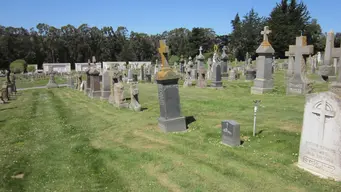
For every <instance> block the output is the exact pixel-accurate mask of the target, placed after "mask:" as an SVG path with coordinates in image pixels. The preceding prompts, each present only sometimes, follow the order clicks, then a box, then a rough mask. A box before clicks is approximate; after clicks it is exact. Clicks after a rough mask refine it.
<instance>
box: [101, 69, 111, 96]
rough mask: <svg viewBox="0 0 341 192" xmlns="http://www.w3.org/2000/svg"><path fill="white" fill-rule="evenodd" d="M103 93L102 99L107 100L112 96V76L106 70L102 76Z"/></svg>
mask: <svg viewBox="0 0 341 192" xmlns="http://www.w3.org/2000/svg"><path fill="white" fill-rule="evenodd" d="M101 91H102V93H101V99H103V100H107V99H109V96H110V74H109V71H108V70H106V71H104V72H103V74H102V90H101Z"/></svg>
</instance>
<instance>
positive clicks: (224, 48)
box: [222, 45, 227, 54]
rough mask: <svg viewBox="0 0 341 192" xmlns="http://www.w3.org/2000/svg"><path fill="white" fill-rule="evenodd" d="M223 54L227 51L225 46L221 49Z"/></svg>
mask: <svg viewBox="0 0 341 192" xmlns="http://www.w3.org/2000/svg"><path fill="white" fill-rule="evenodd" d="M222 50H223V54H224V53H225V54H226V50H227V48H226V46H225V45H224V47H223V49H222Z"/></svg>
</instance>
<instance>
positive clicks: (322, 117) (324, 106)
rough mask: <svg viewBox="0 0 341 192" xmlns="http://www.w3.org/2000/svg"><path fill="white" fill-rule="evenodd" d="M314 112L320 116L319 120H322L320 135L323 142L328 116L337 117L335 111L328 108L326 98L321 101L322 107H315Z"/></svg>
mask: <svg viewBox="0 0 341 192" xmlns="http://www.w3.org/2000/svg"><path fill="white" fill-rule="evenodd" d="M312 113H313V114H315V115H317V116H319V120H320V126H319V127H320V131H319V136H320V141H321V143H323V136H324V127H325V124H326V118H328V117H329V118H333V117H335V111H329V110H327V101H326V99H323V100H322V102H321V103H320V108H314V109H313V110H312Z"/></svg>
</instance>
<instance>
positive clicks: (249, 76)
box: [245, 68, 257, 81]
mask: <svg viewBox="0 0 341 192" xmlns="http://www.w3.org/2000/svg"><path fill="white" fill-rule="evenodd" d="M256 75H257V71H256V70H255V69H251V68H249V69H246V72H245V80H246V81H253V80H254V79H256Z"/></svg>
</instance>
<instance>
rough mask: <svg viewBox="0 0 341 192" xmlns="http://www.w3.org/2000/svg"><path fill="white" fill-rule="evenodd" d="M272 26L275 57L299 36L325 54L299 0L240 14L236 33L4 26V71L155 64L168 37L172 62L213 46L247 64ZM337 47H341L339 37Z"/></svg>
mask: <svg viewBox="0 0 341 192" xmlns="http://www.w3.org/2000/svg"><path fill="white" fill-rule="evenodd" d="M265 25H268V26H269V28H270V30H272V33H271V34H270V35H269V40H270V42H271V44H272V46H273V47H274V49H275V51H276V55H275V56H276V57H279V58H283V57H285V55H284V53H285V51H286V50H287V49H288V47H289V45H293V44H295V37H296V36H299V35H301V34H302V35H306V36H307V40H308V44H312V45H314V47H315V52H317V51H323V49H324V46H325V38H326V37H325V34H323V33H322V30H321V27H320V25H319V24H318V22H317V20H316V19H312V18H311V17H310V13H309V11H308V8H307V5H306V4H304V3H303V2H297V1H296V0H291V1H288V0H282V1H281V2H280V3H276V5H275V7H274V8H273V10H272V12H271V13H270V15H269V17H261V16H259V15H258V13H257V12H256V11H255V10H254V9H251V10H250V11H249V12H248V13H247V14H245V15H244V16H242V17H240V16H239V14H238V13H237V14H236V16H235V18H234V19H233V20H232V21H231V26H232V32H231V33H230V34H226V35H217V34H216V33H215V31H214V30H213V29H211V28H197V27H195V28H193V29H191V30H190V29H186V28H176V29H173V30H170V31H165V32H163V33H161V34H157V35H149V34H145V33H139V32H134V31H131V32H129V31H128V29H127V28H126V27H124V26H120V27H118V28H117V29H114V28H113V27H110V26H108V27H103V28H101V29H99V28H97V27H91V26H89V25H87V24H82V25H80V26H78V27H75V26H73V25H66V26H62V27H61V28H56V27H54V26H50V25H48V24H44V23H39V24H38V25H37V26H36V27H35V28H31V29H29V30H28V29H24V28H22V27H20V28H15V27H5V26H0V68H7V67H8V66H9V64H10V63H11V62H13V61H14V60H16V59H24V60H25V61H26V62H27V63H31V64H38V65H39V66H41V65H42V63H44V62H49V63H58V62H59V63H64V62H65V63H71V65H72V66H74V63H76V62H87V61H88V59H90V58H91V57H92V56H95V57H96V59H97V61H155V60H156V59H158V57H159V55H158V52H157V48H158V46H159V40H161V39H166V41H167V44H168V46H169V48H170V62H169V63H170V64H172V63H173V62H174V61H178V60H179V58H180V56H181V55H183V56H184V57H185V58H188V57H189V56H191V57H192V58H194V57H195V56H196V55H197V54H198V52H199V51H198V49H199V47H200V46H202V47H203V49H204V52H205V56H206V57H209V56H212V54H213V47H214V45H215V44H217V45H218V46H219V47H220V48H222V47H223V46H224V45H226V46H227V47H228V51H227V52H228V55H229V59H230V60H231V61H232V60H234V59H238V60H244V59H245V55H246V53H247V52H248V53H249V55H250V56H251V57H253V58H255V57H256V56H257V55H256V53H255V50H256V49H257V47H258V46H259V44H260V43H261V41H262V35H261V34H260V33H261V31H262V30H263V28H264V26H265ZM336 37H337V38H336V41H335V44H337V45H339V43H340V37H341V35H340V33H337V34H336Z"/></svg>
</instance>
